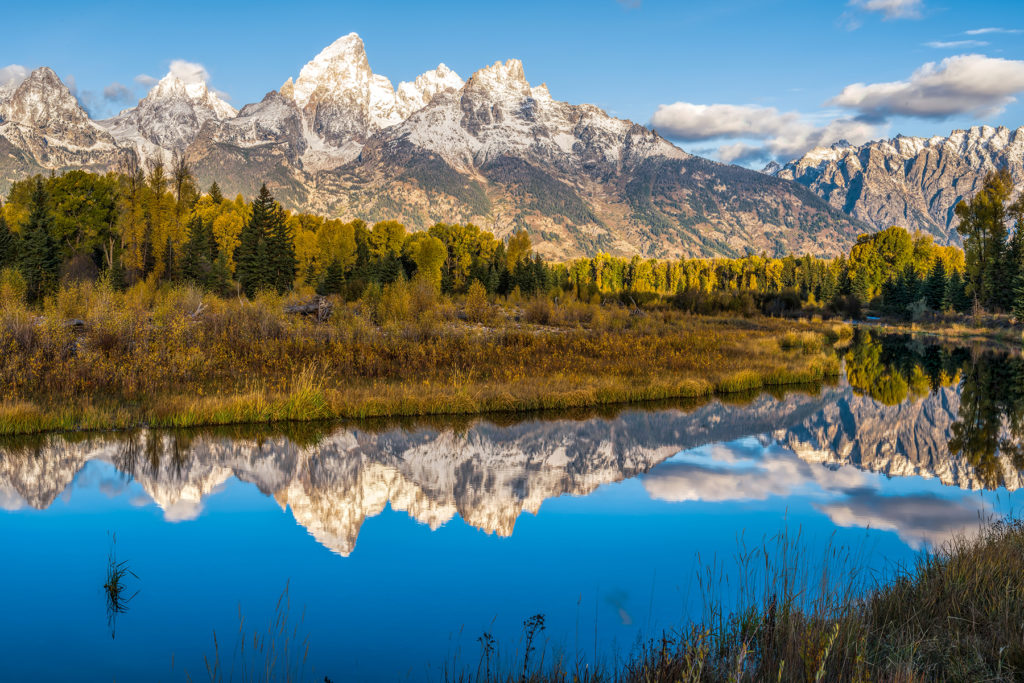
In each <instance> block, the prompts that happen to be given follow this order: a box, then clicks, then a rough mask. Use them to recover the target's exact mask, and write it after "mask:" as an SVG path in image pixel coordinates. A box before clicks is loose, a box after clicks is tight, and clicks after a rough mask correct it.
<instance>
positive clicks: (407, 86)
mask: <svg viewBox="0 0 1024 683" xmlns="http://www.w3.org/2000/svg"><path fill="white" fill-rule="evenodd" d="M463 85H465V84H464V83H463V81H462V79H461V78H459V75H458V74H457V73H455V72H454V71H452V70H451V69H449V68H448V67H447V66H445V65H444V64H438V65H437V68H436V69H434V70H433V71H427V72H426V73H423V74H420V75H419V76H417V77H416V80H414V81H412V82H408V81H406V82H403V83H399V84H398V88H397V92H396V93H395V99H396V101H397V104H398V112H399V115H400V116H401V117H402V119H406V118H408V117H409V115H411V114H412V113H413V112H415V111H417V110H419V109H422V108H423V107H425V106H427V105H428V104H430V100H432V99H434V95H436V94H438V93H440V92H445V91H451V92H455V91H458V90H461V89H462V86H463Z"/></svg>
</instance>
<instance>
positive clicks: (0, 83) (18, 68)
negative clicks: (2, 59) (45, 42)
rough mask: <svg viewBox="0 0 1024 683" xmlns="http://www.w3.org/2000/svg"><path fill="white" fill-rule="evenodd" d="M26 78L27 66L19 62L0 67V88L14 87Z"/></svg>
mask: <svg viewBox="0 0 1024 683" xmlns="http://www.w3.org/2000/svg"><path fill="white" fill-rule="evenodd" d="M26 78H28V68H27V67H24V66H22V65H21V64H8V65H7V66H4V67H0V88H6V87H12V88H16V87H17V86H18V85H19V84H20V83H21V82H22V81H23V80H25V79H26Z"/></svg>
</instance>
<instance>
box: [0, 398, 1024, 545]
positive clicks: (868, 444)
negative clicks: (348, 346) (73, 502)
mask: <svg viewBox="0 0 1024 683" xmlns="http://www.w3.org/2000/svg"><path fill="white" fill-rule="evenodd" d="M958 411H959V396H958V394H957V390H955V389H943V390H940V391H939V392H938V393H936V394H932V395H931V396H929V397H927V398H925V399H923V400H910V401H907V402H905V403H903V404H901V405H898V406H885V405H882V404H879V403H876V402H875V401H872V400H871V399H869V398H867V397H864V396H860V395H858V394H856V393H855V392H854V391H853V390H852V389H851V388H850V387H848V386H840V387H836V388H831V389H826V390H824V391H823V392H822V393H821V394H820V395H817V396H809V395H804V394H790V395H788V396H787V397H785V398H784V399H781V400H777V399H774V398H771V397H769V396H763V397H761V398H759V399H757V400H755V401H753V402H752V403H750V404H749V405H746V406H736V405H725V404H721V403H718V402H712V403H708V404H706V405H704V406H702V407H700V408H697V409H696V410H694V411H692V412H688V413H687V412H680V411H677V410H666V411H659V412H641V411H636V412H626V413H622V414H620V415H619V416H617V417H615V418H611V419H590V420H583V421H571V420H554V421H544V420H532V421H527V422H522V423H519V424H515V425H511V426H497V425H494V424H491V423H488V422H484V421H480V422H477V423H475V424H473V425H472V426H471V427H469V428H468V429H466V428H461V429H445V428H433V427H421V428H416V429H410V430H402V429H388V430H384V431H380V432H373V431H364V430H361V429H342V430H339V431H337V432H335V433H333V434H331V435H329V436H327V437H326V438H324V439H322V440H320V441H318V442H317V443H315V444H312V445H310V444H299V443H296V442H293V441H290V440H289V439H286V438H283V437H276V438H269V439H259V440H249V439H245V438H242V439H228V438H222V437H216V436H202V435H197V436H195V437H192V438H189V439H188V440H178V439H175V438H173V437H172V436H169V435H164V434H160V433H156V432H152V433H145V432H144V433H142V434H138V435H135V436H133V437H130V438H128V437H124V436H118V437H110V438H96V439H92V440H87V441H82V442H64V441H62V440H60V439H59V438H57V437H52V438H50V439H48V440H47V441H45V442H44V443H43V444H42V445H40V446H39V447H37V448H33V449H24V448H23V449H3V450H0V507H6V508H9V509H14V508H17V507H19V506H21V505H23V504H28V505H30V506H32V507H35V508H39V509H42V508H45V507H48V506H49V505H50V504H51V503H53V502H54V501H55V500H56V499H57V497H58V496H60V495H61V493H62V492H63V491H64V490H65V489H66V488H67V487H68V486H69V485H70V484H71V482H72V481H73V480H74V479H75V477H76V476H77V475H78V473H79V472H80V471H81V470H82V469H83V468H85V467H86V466H87V464H88V463H89V462H91V461H94V460H95V461H103V462H106V463H110V464H113V465H114V467H116V468H117V469H118V470H119V471H120V472H122V473H124V474H126V475H129V476H130V477H132V478H134V479H136V480H137V481H138V482H139V483H140V484H141V486H142V488H143V489H144V490H145V491H146V492H147V494H148V495H149V496H150V497H151V498H152V500H153V501H154V502H155V503H156V504H157V505H159V506H160V507H161V508H162V509H163V510H164V514H165V516H166V517H167V518H168V519H169V520H172V521H173V520H180V519H189V518H193V517H195V516H197V515H198V514H199V513H200V512H201V510H202V504H203V500H204V499H205V497H207V496H209V495H212V494H213V493H214V492H215V491H216V490H217V487H218V486H220V485H221V484H222V483H223V482H225V481H226V480H227V479H229V478H230V477H237V478H238V479H240V480H242V481H246V482H251V483H253V484H255V485H256V486H257V487H258V488H259V489H260V490H261V491H262V492H263V493H265V494H266V495H269V496H273V497H274V498H275V500H277V502H278V503H280V505H281V506H282V508H288V509H290V510H291V513H292V515H293V516H294V517H295V519H296V521H297V522H298V523H299V524H301V525H302V526H304V527H305V528H306V529H308V530H309V532H310V534H312V535H313V536H314V537H315V538H316V539H317V540H318V541H319V542H320V543H322V544H324V545H325V546H327V547H329V548H331V549H332V550H334V551H335V552H338V553H340V554H343V555H346V554H348V553H350V552H351V551H352V550H353V549H354V547H355V544H356V540H357V538H358V535H359V530H360V528H361V526H362V524H363V522H364V520H365V519H366V518H367V517H372V516H375V515H378V514H380V513H381V512H382V511H383V510H384V508H385V506H386V505H390V506H391V507H392V508H393V509H396V510H403V511H406V512H408V514H409V515H410V516H412V517H414V518H415V519H417V520H418V521H420V522H422V523H424V524H428V525H430V526H431V527H432V528H436V527H437V526H440V525H441V524H444V523H445V522H447V521H448V520H450V519H451V518H452V517H454V516H456V515H458V516H459V517H461V518H462V519H463V520H464V521H465V522H467V523H468V524H471V525H473V526H476V527H478V528H480V529H483V530H485V531H487V532H488V533H497V534H501V535H509V534H511V533H512V532H513V528H514V526H515V523H516V520H517V518H518V517H519V516H520V515H521V514H522V513H523V512H531V513H534V514H536V513H537V511H538V510H539V509H540V506H541V504H542V503H543V502H544V501H545V500H547V499H549V498H552V497H555V496H560V495H565V494H569V495H584V494H586V493H589V492H590V491H593V490H594V489H595V488H597V487H598V486H600V485H602V484H605V483H609V482H615V481H620V480H623V479H626V478H631V477H635V476H643V477H644V485H645V487H646V488H647V489H648V491H649V492H650V494H651V495H652V496H655V497H659V498H666V499H669V500H708V501H714V500H738V499H743V498H746V497H750V496H753V497H759V498H760V497H766V496H769V495H787V494H788V492H795V491H805V490H807V487H808V486H814V487H816V488H818V489H820V490H821V492H822V499H823V500H826V501H831V502H829V504H830V505H831V504H833V503H834V504H835V505H836V506H839V507H837V509H842V510H846V512H845V513H844V514H850V512H849V510H850V509H852V507H853V505H854V504H853V502H851V501H848V498H849V497H850V496H852V495H854V494H853V493H851V492H854V493H856V492H858V491H861V490H862V489H865V488H871V486H872V484H871V482H870V481H869V480H867V479H866V478H865V477H864V476H863V475H862V474H859V473H860V472H861V471H871V472H879V473H882V474H885V475H887V476H923V477H936V478H938V479H939V480H940V481H942V483H944V484H946V485H949V486H955V487H959V488H961V489H980V488H982V486H983V484H982V481H981V480H980V479H979V477H978V476H977V473H976V472H975V471H974V469H973V467H972V466H971V465H970V464H969V463H967V462H966V461H964V459H963V458H961V457H960V456H957V455H951V454H950V453H949V452H948V449H947V448H946V443H947V440H948V438H949V436H950V433H951V431H950V427H951V425H952V423H953V422H954V421H955V420H956V416H957V413H958ZM751 435H755V436H758V437H759V438H760V439H761V440H762V442H763V443H765V444H776V445H777V446H779V447H781V448H782V449H783V450H781V451H777V452H774V453H772V454H768V455H762V456H759V459H758V460H756V461H753V462H744V463H741V466H740V467H735V468H731V467H730V466H729V465H730V463H729V462H728V461H727V460H719V461H711V462H707V463H697V464H694V463H677V462H675V461H673V462H670V463H665V464H664V465H662V466H659V463H663V461H665V460H666V459H668V458H670V457H671V456H673V455H674V454H676V453H678V452H680V451H683V450H687V449H693V448H696V447H699V446H702V445H705V444H714V443H723V442H735V441H736V440H738V439H741V438H743V437H746V436H751ZM1001 461H1002V463H1003V467H1004V480H1005V485H1006V487H1007V488H1008V489H1010V490H1015V489H1017V488H1019V487H1020V486H1021V485H1022V484H1024V481H1022V478H1021V474H1020V473H1019V472H1017V471H1016V470H1013V468H1012V467H1011V466H1010V465H1009V462H1008V461H1007V460H1006V459H1005V458H1003V459H1002V460H1001ZM861 492H862V491H861ZM893 499H894V497H890V503H891V502H892V500H893ZM837 514H838V513H837ZM876 514H880V513H876ZM894 514H895V513H894ZM888 523H889V524H890V525H893V526H894V528H899V524H900V520H899V519H898V518H895V519H890V520H889V521H888ZM915 523H916V522H915Z"/></svg>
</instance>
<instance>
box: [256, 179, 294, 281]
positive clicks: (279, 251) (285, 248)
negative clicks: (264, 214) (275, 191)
mask: <svg viewBox="0 0 1024 683" xmlns="http://www.w3.org/2000/svg"><path fill="white" fill-rule="evenodd" d="M265 188H266V186H264V189H265ZM267 194H268V196H269V194H270V193H269V192H268V193H267ZM271 202H272V204H271V208H270V211H269V212H268V218H269V221H268V224H267V282H266V284H267V286H269V287H271V288H273V289H276V290H277V293H278V294H283V293H284V292H287V291H288V290H289V289H291V288H292V285H293V284H295V274H296V272H297V271H298V260H297V259H296V258H295V238H294V237H293V236H292V231H291V229H290V228H289V227H288V220H287V218H286V216H285V213H284V209H282V208H281V205H280V204H278V203H277V202H275V201H273V198H271Z"/></svg>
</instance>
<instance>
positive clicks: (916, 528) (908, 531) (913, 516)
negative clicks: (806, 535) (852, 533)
mask: <svg viewBox="0 0 1024 683" xmlns="http://www.w3.org/2000/svg"><path fill="white" fill-rule="evenodd" d="M970 502H971V501H970V499H969V498H967V497H966V496H965V497H963V498H961V499H958V500H950V499H948V498H943V497H939V496H935V495H932V494H924V493H918V494H911V495H904V496H885V495H882V494H880V493H879V492H878V491H875V490H868V489H864V490H859V491H851V492H850V494H849V495H848V496H847V497H846V498H844V499H841V500H837V501H833V502H829V503H823V504H819V505H815V507H816V508H817V509H818V510H820V511H821V512H824V513H825V514H827V515H828V517H829V519H831V520H832V522H834V523H835V524H836V525H838V526H843V527H871V528H872V529H882V530H884V531H894V532H896V534H897V535H898V536H899V537H900V539H901V540H902V541H903V542H904V543H906V544H907V545H909V546H910V547H911V548H914V549H920V548H922V547H924V546H925V545H928V546H932V547H934V546H937V545H941V544H942V543H943V542H945V541H948V540H950V539H951V538H953V537H954V536H956V535H957V534H960V533H966V532H969V531H971V530H972V529H976V528H977V527H978V520H979V516H978V515H979V511H978V508H977V507H976V506H975V505H971V504H970Z"/></svg>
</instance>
